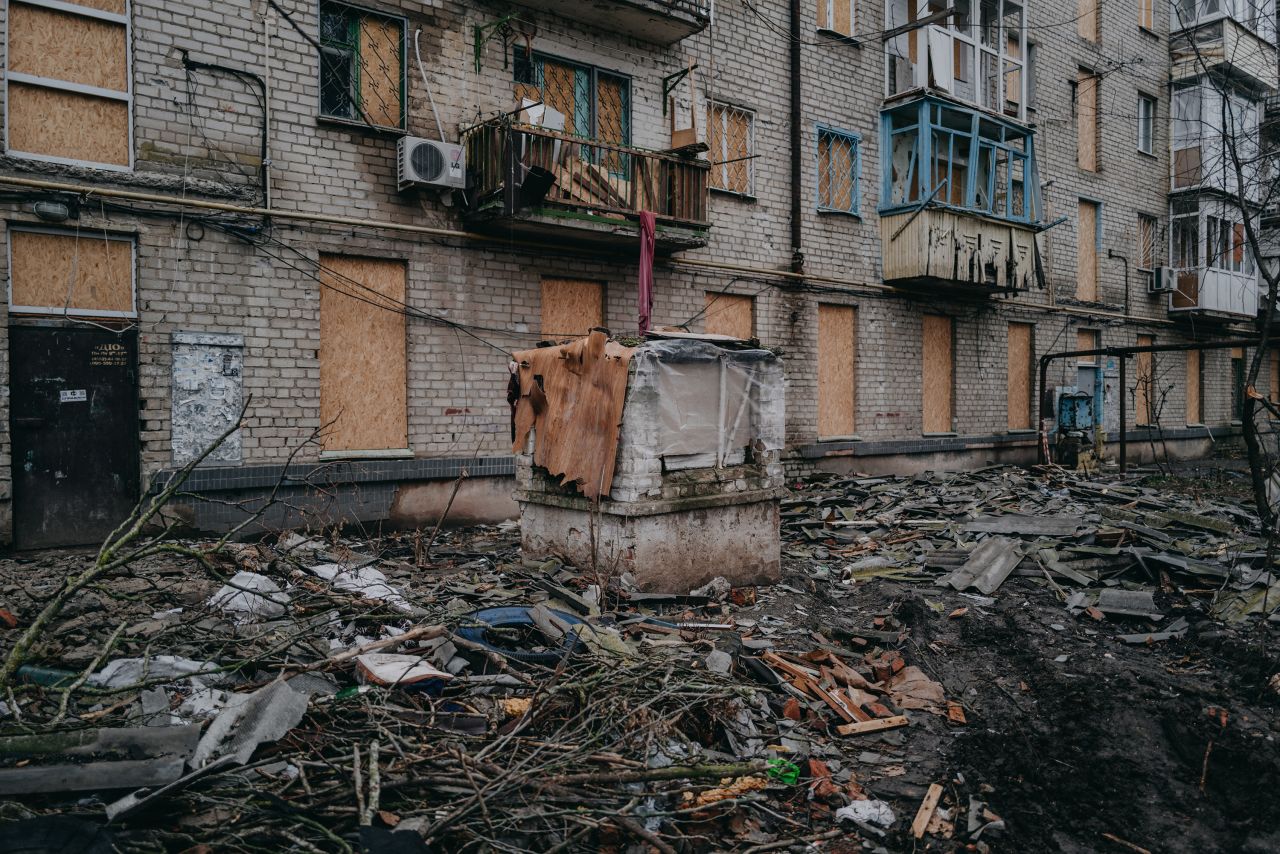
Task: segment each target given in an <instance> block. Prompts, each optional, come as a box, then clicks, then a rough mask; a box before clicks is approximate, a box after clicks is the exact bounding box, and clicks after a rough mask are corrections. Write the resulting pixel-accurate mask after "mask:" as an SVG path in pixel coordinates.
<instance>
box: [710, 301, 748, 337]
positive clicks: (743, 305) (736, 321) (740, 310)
mask: <svg viewBox="0 0 1280 854" xmlns="http://www.w3.org/2000/svg"><path fill="white" fill-rule="evenodd" d="M705 299H706V311H705V313H704V314H703V328H704V330H705V331H706V332H707V334H709V335H730V336H732V337H734V338H742V339H744V340H745V339H748V338H751V337H753V336H754V335H755V306H756V301H755V299H753V298H752V297H749V296H742V295H740V294H721V293H715V292H714V291H707V293H706V296H705Z"/></svg>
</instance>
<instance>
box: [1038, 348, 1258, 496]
mask: <svg viewBox="0 0 1280 854" xmlns="http://www.w3.org/2000/svg"><path fill="white" fill-rule="evenodd" d="M1257 346H1258V339H1257V338H1234V339H1231V340H1227V341H1192V342H1191V343H1190V344H1143V345H1141V346H1136V345H1135V346H1133V347H1099V348H1096V349H1093V350H1061V351H1059V352H1057V353H1045V354H1044V355H1043V356H1041V357H1040V424H1039V428H1038V429H1039V442H1038V443H1037V448H1036V462H1039V463H1047V462H1048V461H1049V460H1048V456H1047V455H1048V447H1049V431H1048V430H1047V429H1046V427H1045V422H1046V421H1048V420H1049V419H1050V418H1052V416H1053V395H1052V394H1050V393H1049V363H1050V362H1052V361H1054V360H1055V359H1071V358H1076V357H1079V356H1116V357H1119V359H1120V455H1121V468H1120V470H1121V471H1124V464H1125V461H1124V456H1125V441H1126V436H1125V423H1124V421H1125V402H1124V396H1125V387H1124V384H1125V364H1124V359H1125V357H1127V356H1132V355H1133V354H1135V353H1184V352H1186V351H1188V350H1226V349H1229V348H1231V347H1241V348H1244V347H1257Z"/></svg>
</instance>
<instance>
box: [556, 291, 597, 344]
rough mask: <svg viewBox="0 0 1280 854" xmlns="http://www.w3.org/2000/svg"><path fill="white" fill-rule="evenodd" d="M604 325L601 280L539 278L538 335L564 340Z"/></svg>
mask: <svg viewBox="0 0 1280 854" xmlns="http://www.w3.org/2000/svg"><path fill="white" fill-rule="evenodd" d="M596 326H604V282H597V281H591V280H588V279H550V278H544V279H543V280H542V337H543V338H545V339H551V340H556V341H560V340H564V339H567V338H574V337H578V336H582V335H586V334H587V333H588V332H589V331H590V330H591V329H592V328H593V327H596Z"/></svg>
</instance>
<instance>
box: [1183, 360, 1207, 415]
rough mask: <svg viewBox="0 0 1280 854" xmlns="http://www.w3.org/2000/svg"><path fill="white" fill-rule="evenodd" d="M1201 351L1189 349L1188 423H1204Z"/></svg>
mask: <svg viewBox="0 0 1280 854" xmlns="http://www.w3.org/2000/svg"><path fill="white" fill-rule="evenodd" d="M1201 355H1202V354H1201V352H1200V351H1199V350H1188V351H1187V423H1188V424H1203V423H1204V394H1203V384H1204V374H1203V372H1202V370H1201V366H1200V365H1201V363H1200V359H1201Z"/></svg>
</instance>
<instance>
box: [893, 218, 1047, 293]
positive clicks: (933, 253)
mask: <svg viewBox="0 0 1280 854" xmlns="http://www.w3.org/2000/svg"><path fill="white" fill-rule="evenodd" d="M1035 239H1036V238H1035V231H1034V230H1033V229H1032V228H1030V227H1029V226H1025V225H1015V224H1013V223H1010V222H1001V221H999V220H993V219H987V218H984V217H976V216H972V215H968V214H962V213H959V212H957V211H951V210H944V209H938V208H928V209H925V210H921V211H918V212H915V213H899V214H887V215H884V216H881V217H880V246H881V252H882V253H883V257H884V280H885V282H887V283H888V284H891V285H899V286H912V285H925V286H928V287H931V288H933V287H939V286H940V287H950V288H955V287H960V288H963V289H965V290H968V291H971V292H976V293H980V292H992V293H996V292H1008V291H1021V290H1026V289H1027V288H1029V287H1031V286H1032V285H1033V284H1034V283H1035V274H1036V267H1035Z"/></svg>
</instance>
